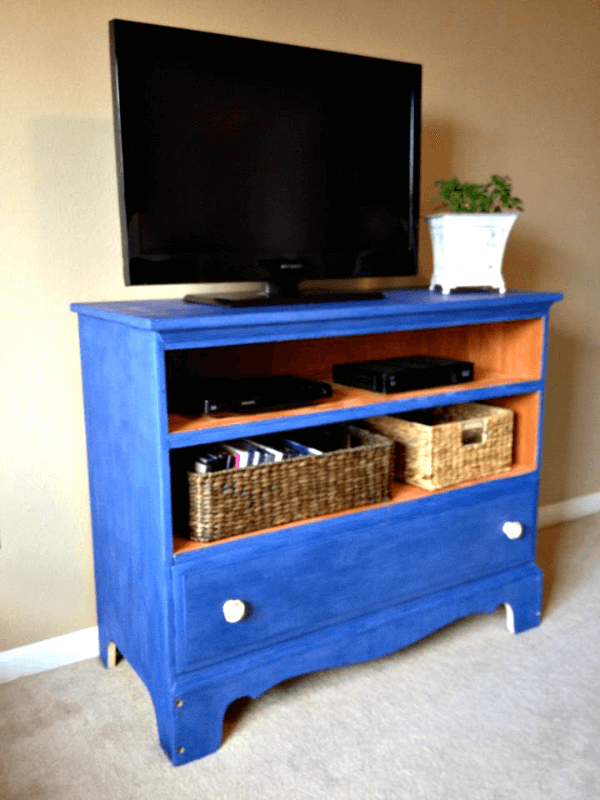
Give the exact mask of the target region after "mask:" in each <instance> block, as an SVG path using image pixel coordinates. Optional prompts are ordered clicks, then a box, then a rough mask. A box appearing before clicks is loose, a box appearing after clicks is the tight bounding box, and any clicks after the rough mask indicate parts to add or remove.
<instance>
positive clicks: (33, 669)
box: [0, 628, 99, 683]
mask: <svg viewBox="0 0 600 800" xmlns="http://www.w3.org/2000/svg"><path fill="white" fill-rule="evenodd" d="M98 654H99V647H98V628H86V629H85V630H83V631H75V633H67V634H65V635H64V636H56V637H54V638H53V639H46V640H45V641H43V642H34V643H33V644H27V645H25V646H24V647H16V648H15V649H14V650H5V651H4V652H2V653H0V683H8V682H9V681H14V680H16V679H17V678H24V677H25V676H26V675H36V674H37V673H38V672H46V671H47V670H50V669H56V667H64V666H66V665H67V664H74V663H75V662H77V661H84V660H85V659H86V658H94V657H97V656H98Z"/></svg>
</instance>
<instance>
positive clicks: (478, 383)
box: [167, 318, 543, 433]
mask: <svg viewBox="0 0 600 800" xmlns="http://www.w3.org/2000/svg"><path fill="white" fill-rule="evenodd" d="M542 346H543V320H542V319H541V318H540V319H527V320H516V321H509V322H496V323H486V324H477V325H461V326H456V327H449V328H443V329H438V328H434V329H427V330H418V331H399V332H391V333H379V334H367V335H364V336H340V337H330V338H324V339H316V340H315V339H312V340H300V341H285V342H268V343H260V344H248V345H236V346H227V347H218V348H202V349H194V350H175V351H169V352H168V353H167V375H168V376H178V375H188V374H190V375H202V376H208V377H218V376H231V375H239V376H240V377H243V376H249V375H283V374H291V375H299V376H303V377H308V378H312V379H314V380H323V381H328V382H331V380H332V379H331V370H332V367H333V365H334V364H342V363H349V362H358V361H366V360H370V359H381V358H395V357H401V356H408V355H430V356H440V357H446V358H456V359H460V360H465V361H472V362H474V364H475V370H474V380H473V382H471V383H468V384H464V385H462V386H453V390H458V391H460V390H461V389H463V390H468V389H473V388H485V387H488V386H497V385H502V384H504V383H513V382H519V381H537V380H539V379H540V378H541V363H542ZM437 392H439V389H434V390H431V389H430V390H423V391H420V392H411V393H410V396H418V395H424V394H431V395H435V394H436V393H437ZM400 396H401V397H408V396H409V393H403V394H402V395H381V394H377V393H374V392H369V391H366V390H361V389H353V388H351V387H346V386H339V385H334V386H333V395H332V397H331V398H329V399H328V400H326V401H320V402H318V403H316V404H314V405H311V406H304V407H301V408H297V409H291V410H289V409H288V410H286V411H279V412H267V413H259V414H256V413H255V414H251V415H242V414H236V415H231V414H222V415H203V416H201V417H186V416H183V415H180V414H175V413H171V414H170V415H169V431H170V432H171V433H179V432H188V431H194V430H203V429H207V428H218V427H224V426H228V425H231V424H232V423H234V424H238V423H244V422H252V421H259V420H261V419H267V418H268V419H271V418H277V417H290V418H293V417H294V416H297V415H301V414H307V413H309V414H310V413H320V412H323V411H328V410H332V409H339V408H350V407H352V408H354V407H358V406H362V405H365V406H368V405H369V404H375V403H377V402H381V401H382V400H389V399H393V398H394V397H400Z"/></svg>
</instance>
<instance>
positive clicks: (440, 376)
mask: <svg viewBox="0 0 600 800" xmlns="http://www.w3.org/2000/svg"><path fill="white" fill-rule="evenodd" d="M333 380H334V383H341V384H344V385H346V386H354V387H357V388H359V389H369V390H370V391H372V392H381V393H383V394H392V393H394V392H410V391H413V390H416V389H431V388H433V387H436V386H446V385H448V384H455V383H468V382H469V381H472V380H473V363H472V362H471V361H456V360H455V359H452V358H436V357H434V356H406V357H404V358H387V359H384V360H382V361H362V362H360V363H356V364H335V365H334V367H333Z"/></svg>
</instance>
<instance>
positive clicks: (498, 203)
mask: <svg viewBox="0 0 600 800" xmlns="http://www.w3.org/2000/svg"><path fill="white" fill-rule="evenodd" d="M436 186H439V187H440V189H439V195H438V197H437V198H436V201H435V202H437V203H439V205H438V206H437V207H436V209H435V211H436V212H437V213H434V214H432V215H431V216H428V217H427V224H428V226H429V231H430V233H431V240H432V244H433V275H432V278H431V283H430V285H429V288H430V289H435V288H436V287H438V286H439V287H440V288H441V290H442V293H443V294H449V293H450V291H451V290H452V289H457V288H466V287H491V288H494V289H497V290H498V291H499V292H500V293H501V294H503V293H504V292H505V291H506V285H505V283H504V279H503V277H502V258H503V255H504V249H505V247H506V242H507V240H508V235H509V233H510V231H511V229H512V226H513V225H514V224H515V222H516V221H517V218H518V216H519V214H518V212H520V211H522V210H523V207H522V205H521V200H520V198H518V197H514V196H513V194H512V185H511V182H510V178H508V177H505V178H502V177H500V176H499V175H492V179H491V180H490V182H489V183H486V184H479V183H461V182H460V181H459V180H458V178H448V179H447V180H440V181H437V182H436Z"/></svg>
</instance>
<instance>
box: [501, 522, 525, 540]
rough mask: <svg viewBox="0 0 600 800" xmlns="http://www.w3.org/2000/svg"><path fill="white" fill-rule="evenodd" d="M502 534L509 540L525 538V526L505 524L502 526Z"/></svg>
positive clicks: (512, 523) (514, 523) (518, 523)
mask: <svg viewBox="0 0 600 800" xmlns="http://www.w3.org/2000/svg"><path fill="white" fill-rule="evenodd" d="M502 533H504V534H506V535H507V536H508V538H509V539H520V538H521V536H523V525H522V524H521V523H520V522H505V523H504V525H503V526H502Z"/></svg>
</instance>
